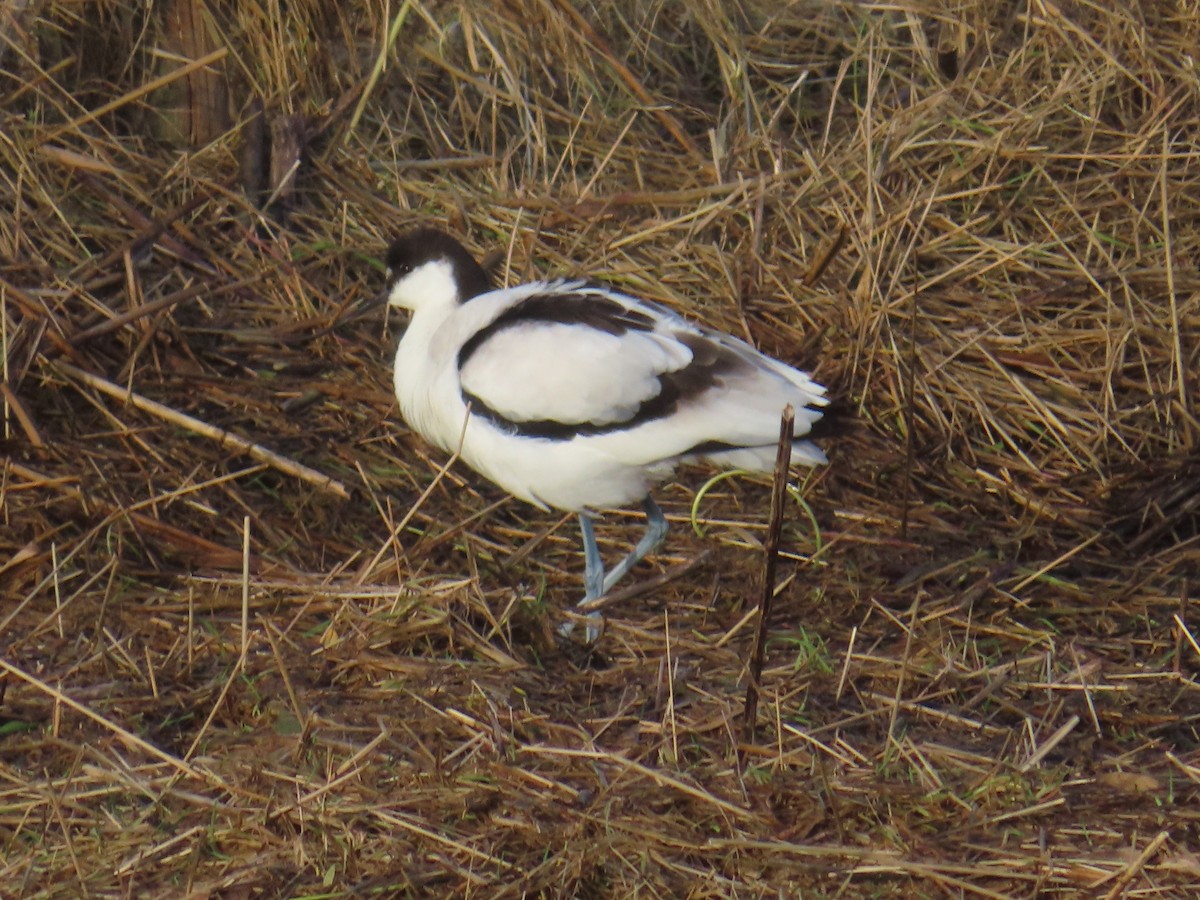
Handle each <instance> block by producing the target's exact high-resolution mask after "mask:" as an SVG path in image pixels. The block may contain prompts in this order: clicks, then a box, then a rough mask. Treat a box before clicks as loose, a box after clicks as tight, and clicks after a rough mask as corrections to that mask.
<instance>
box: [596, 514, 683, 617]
mask: <svg viewBox="0 0 1200 900" xmlns="http://www.w3.org/2000/svg"><path fill="white" fill-rule="evenodd" d="M642 509H644V510H645V511H646V533H645V534H643V535H642V539H641V540H640V541H638V542H637V546H636V547H634V548H633V549H632V550H631V551H630V552H629V555H628V556H626V557H625V558H624V559H623V560H621V561H620V562H619V563H617V564H616V565H615V566H613V568H612V570H611V571H610V572H609V573H608V574H607V575H606V576H604V589H603V591H601V594H600V595H601V596H604V594H607V593H608V592H609V591H611V590H612V589H613V585H615V584H616V583H617V582H618V581H620V580H621V579H622V578H624V577H625V576H626V575H628V574H629V570H630V569H632V568H633V567H634V566H636V565H637V564H638V563H639V562H641V561H642V560H643V559H645V558H646V556H648V555H649V554H651V553H653V552H654V551H655V550H657V549H658V548H659V547H660V546H661V545H662V542H663V540H664V539H665V538H666V536H667V528H668V525H667V518H666V516H664V515H663V514H662V510H661V509H659V508H658V504H657V503H655V502H654V498H653V497H651V496H649V495H647V496H646V499H645V500H643V501H642Z"/></svg>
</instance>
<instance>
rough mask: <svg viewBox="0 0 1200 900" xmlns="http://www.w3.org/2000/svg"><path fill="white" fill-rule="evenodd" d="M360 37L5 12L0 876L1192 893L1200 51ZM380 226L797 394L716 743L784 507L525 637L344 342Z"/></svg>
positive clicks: (554, 534) (1094, 10)
mask: <svg viewBox="0 0 1200 900" xmlns="http://www.w3.org/2000/svg"><path fill="white" fill-rule="evenodd" d="M343 6H345V5H341V4H326V3H318V2H316V0H299V2H292V3H288V4H287V5H286V13H285V14H282V13H281V9H282V8H283V5H282V4H278V5H277V4H274V3H271V4H263V5H261V6H259V5H257V4H234V3H229V2H226V0H211V2H210V3H209V7H210V8H211V17H206V16H207V14H206V13H205V11H204V9H205V7H204V5H203V4H202V3H200V2H194V0H177V2H174V0H173V2H171V3H165V4H159V5H155V7H154V8H155V9H156V10H157V13H156V14H155V15H154V16H152V17H151V18H149V19H147V18H145V17H144V16H145V13H144V12H143V5H142V4H134V3H130V2H127V0H84V2H70V3H68V2H55V0H43V2H39V0H32V2H23V3H10V4H7V5H6V6H4V7H3V9H0V72H2V75H0V116H3V125H2V127H0V196H2V197H3V201H4V202H3V210H4V213H3V215H2V216H0V322H2V324H3V331H2V332H0V340H2V341H3V349H4V372H3V376H4V381H3V397H2V398H0V400H2V402H3V413H4V421H3V425H4V449H5V458H4V462H3V467H2V470H0V504H2V509H0V512H2V515H3V526H2V529H0V597H2V599H3V603H2V605H0V635H2V641H3V655H2V656H0V666H2V667H3V669H4V674H3V695H2V706H0V717H2V718H0V842H2V846H3V852H2V853H0V884H3V885H5V887H4V889H3V891H2V892H3V893H5V894H6V895H17V894H22V895H26V896H46V897H78V896H89V897H91V896H96V897H102V896H114V897H115V896H122V897H124V896H155V895H157V896H185V895H186V896H194V897H201V896H232V897H242V896H346V895H354V896H370V895H382V896H391V895H400V896H406V895H414V896H415V895H454V896H468V895H470V896H487V897H501V896H505V897H507V896H526V895H535V896H580V897H606V896H624V895H629V896H638V897H651V896H657V897H674V896H685V895H686V896H692V897H708V896H713V897H717V896H720V897H725V896H744V897H753V896H778V895H795V894H798V893H801V892H803V893H805V895H808V896H813V895H820V896H824V895H845V896H895V895H897V894H904V895H913V896H983V897H1013V896H1031V895H1039V896H1047V895H1055V896H1071V895H1079V896H1111V897H1116V896H1121V895H1127V896H1138V897H1144V896H1174V897H1185V896H1193V895H1194V887H1195V885H1196V883H1197V882H1198V881H1200V819H1198V815H1197V810H1198V809H1200V738H1198V735H1197V722H1198V719H1200V690H1198V686H1197V683H1196V674H1197V671H1198V669H1200V646H1198V645H1197V635H1198V632H1200V629H1198V628H1197V620H1198V618H1200V616H1198V614H1197V612H1196V608H1195V604H1194V602H1192V600H1191V596H1190V594H1189V591H1193V590H1195V585H1196V584H1197V582H1200V578H1198V577H1196V576H1195V575H1193V576H1192V577H1191V582H1190V585H1189V581H1188V573H1189V572H1191V573H1195V572H1198V571H1200V541H1198V538H1197V534H1198V529H1197V522H1198V520H1200V492H1198V490H1197V484H1198V479H1200V455H1198V454H1200V450H1198V449H1197V448H1198V447H1200V423H1198V421H1197V414H1196V409H1197V404H1196V397H1197V394H1198V392H1200V381H1198V379H1197V375H1196V373H1197V371H1200V359H1198V356H1200V273H1198V271H1197V265H1196V260H1197V259H1198V258H1200V158H1198V155H1197V154H1198V151H1197V148H1196V143H1195V134H1196V131H1197V128H1198V127H1200V121H1198V120H1200V100H1198V97H1200V78H1198V76H1197V71H1196V68H1195V60H1194V58H1193V56H1194V48H1195V46H1196V45H1197V40H1198V38H1200V20H1198V19H1197V17H1196V15H1195V13H1194V10H1193V11H1187V10H1188V9H1189V7H1188V4H1180V3H1175V2H1167V0H1157V2H1152V3H1145V4H1141V5H1139V4H1090V3H1085V2H1074V0H1064V2H1059V3H1057V4H1055V3H1050V2H1032V3H1029V4H1024V3H1008V2H989V3H954V2H951V3H932V2H922V0H901V2H898V3H888V4H873V3H866V2H851V0H842V2H836V0H835V2H822V3H817V2H803V0H802V2H799V3H795V4H792V5H790V6H787V7H786V8H784V5H783V4H769V3H762V4H757V3H746V4H743V5H736V4H722V3H716V2H714V0H694V2H689V3H684V4H679V3H666V2H663V0H639V2H634V0H627V2H621V3H618V4H615V5H608V4H572V3H568V2H566V0H510V2H507V3H503V4H493V3H484V2H470V3H467V4H464V5H462V6H460V5H458V4H434V3H430V2H428V0H417V2H414V3H412V4H410V5H405V6H404V7H403V9H402V10H401V9H400V8H399V4H398V3H392V4H391V5H390V7H387V6H384V7H382V8H381V7H380V6H379V5H378V4H376V5H372V6H371V7H369V8H361V9H355V10H352V9H348V8H343ZM1126 6H1128V7H1130V9H1125V7H1126ZM1109 7H1112V8H1111V9H1109ZM1139 9H1140V11H1135V10H1139ZM281 14H282V15H283V18H282V19H281V18H280V15H281ZM196 61H199V62H198V63H197V62H196ZM378 62H382V63H383V67H382V69H377V63H378ZM226 97H228V102H227V103H226V102H225V98H226ZM259 109H261V110H264V114H263V115H262V116H261V117H256V111H257V110H259ZM247 190H249V196H250V198H251V199H248V194H247ZM263 204H265V205H263ZM417 222H423V223H428V222H437V223H443V224H445V226H446V227H449V228H450V229H452V230H454V231H455V232H457V233H459V234H461V235H463V236H464V237H465V238H466V239H467V240H468V242H469V243H470V244H471V246H472V247H474V248H475V249H477V250H478V251H479V252H480V253H481V254H483V253H488V252H492V253H495V254H496V256H495V259H497V260H499V262H498V267H499V270H500V271H501V272H503V273H504V277H506V278H510V279H517V278H523V277H527V276H530V275H534V274H539V273H552V272H586V273H604V274H605V275H606V276H607V277H608V278H609V279H610V280H612V281H613V282H615V283H616V284H618V285H620V286H622V287H625V288H628V289H630V290H635V291H638V292H640V293H642V294H644V295H646V296H648V297H650V298H651V299H654V300H657V301H661V302H664V303H667V304H670V305H672V306H674V307H676V308H678V309H681V310H684V311H686V312H688V313H690V314H692V315H694V316H696V317H698V318H701V319H704V320H706V321H708V322H710V323H713V324H715V325H718V326H722V327H725V328H728V329H731V330H733V331H735V332H737V333H740V334H744V335H747V336H748V337H750V338H751V339H752V340H754V341H755V342H756V343H758V344H759V345H760V346H762V347H763V348H764V349H766V350H768V351H770V352H773V353H776V354H778V355H780V356H782V357H783V358H785V359H787V360H789V361H793V362H796V363H798V364H802V365H804V366H806V367H808V368H811V369H812V370H813V371H814V372H815V374H816V375H817V377H818V378H820V379H821V380H823V381H825V382H827V383H829V384H831V385H833V386H834V387H835V389H836V393H837V395H838V396H839V397H840V398H841V400H842V405H843V407H844V410H845V413H846V415H845V416H844V420H845V422H846V423H847V424H846V425H845V427H844V429H843V432H842V433H841V434H840V435H839V436H837V437H835V438H833V439H830V440H829V441H828V447H829V451H830V456H831V459H832V464H831V465H830V466H829V467H827V468H826V469H823V470H822V471H819V472H815V473H813V475H812V477H811V478H809V479H808V480H806V481H805V482H804V483H803V485H802V487H801V488H800V494H801V495H802V497H803V499H804V501H805V502H806V503H807V504H808V505H809V507H811V509H812V511H813V515H814V517H815V523H813V522H810V520H809V517H808V515H807V514H806V513H805V512H804V511H803V510H802V508H801V506H800V505H796V506H794V507H793V508H792V510H791V511H790V512H789V515H788V520H787V524H786V525H785V529H784V535H783V553H784V555H783V558H782V559H781V560H780V564H779V576H780V581H781V588H780V592H779V594H778V596H777V598H776V601H775V612H774V616H775V618H774V620H773V624H772V626H771V629H770V632H771V641H770V643H769V644H768V646H767V656H766V667H765V670H764V674H763V693H762V698H761V703H760V706H759V716H758V729H757V736H756V739H755V741H754V742H752V743H750V744H741V745H739V741H738V736H739V735H740V715H741V709H742V697H743V696H744V692H745V676H746V666H747V660H748V658H749V648H750V645H751V642H752V639H753V634H754V631H755V627H754V626H755V623H754V622H753V620H752V617H750V616H747V614H746V613H745V612H744V611H743V609H742V605H743V604H744V603H746V602H747V601H753V599H754V597H755V596H757V593H758V588H757V586H756V583H757V579H758V578H759V577H760V575H759V573H760V572H761V570H762V555H761V543H762V537H763V535H764V533H765V525H766V518H767V515H766V509H767V496H768V486H767V485H766V484H765V482H753V483H752V482H746V481H744V480H726V481H722V482H720V483H718V484H716V485H714V486H713V487H712V489H711V490H709V491H708V492H707V493H705V494H704V495H703V497H702V499H701V500H700V501H699V503H698V509H697V514H696V519H697V521H696V525H697V528H698V530H701V531H703V532H704V536H703V537H700V536H698V535H697V534H696V533H693V530H692V529H691V528H689V527H688V526H687V524H686V523H687V521H688V519H689V518H690V517H691V507H692V502H693V497H694V491H695V489H696V488H697V487H698V485H699V484H700V483H701V482H702V480H703V478H704V475H703V473H689V476H690V477H688V478H684V479H682V484H683V485H686V486H681V485H670V486H668V487H666V488H665V489H664V490H663V491H662V493H661V498H662V500H663V503H664V508H665V509H666V510H667V512H668V514H669V515H670V516H671V517H672V518H673V519H674V520H675V522H676V523H677V527H676V528H675V529H674V530H673V532H672V537H671V538H670V540H669V543H668V550H667V552H666V553H664V554H663V555H662V556H660V557H658V558H657V559H656V560H655V563H654V565H655V566H657V567H658V571H659V572H663V571H668V570H671V569H672V567H677V566H680V567H682V569H683V571H682V574H677V577H674V578H673V579H671V580H669V581H667V582H666V583H665V584H663V583H659V584H657V585H654V586H653V589H652V590H646V591H643V592H641V593H640V594H639V593H637V592H633V595H632V596H627V597H626V598H625V599H624V600H622V601H621V602H620V603H618V604H616V605H614V606H612V607H610V608H609V609H608V611H607V612H608V630H607V633H606V634H605V636H604V637H603V638H602V641H601V643H600V645H599V647H598V649H597V651H596V652H595V653H591V654H589V653H587V652H586V651H585V650H584V649H583V648H581V647H579V646H577V645H565V646H564V645H560V644H558V643H556V642H555V641H554V639H553V633H554V626H555V625H556V624H557V622H559V621H560V620H561V617H562V613H561V610H562V608H563V607H565V606H568V605H570V604H571V603H573V602H574V601H575V599H576V598H577V596H578V593H579V591H580V589H581V587H580V586H581V582H580V572H581V570H582V567H583V564H582V559H581V558H580V556H579V552H578V544H577V535H576V531H575V527H574V523H573V522H571V521H570V520H569V519H565V518H563V519H560V518H558V517H556V516H551V515H541V514H537V513H535V512H533V511H531V510H530V509H528V508H526V507H524V506H522V505H521V504H518V503H515V502H511V501H509V502H505V501H504V498H503V497H502V496H500V495H499V493H498V492H497V491H495V490H494V489H492V488H491V487H490V486H488V485H485V484H481V483H480V482H479V480H477V479H475V478H473V477H472V476H471V475H470V473H468V472H465V471H464V470H462V469H460V468H457V467H452V468H450V469H449V470H446V471H443V466H444V464H445V462H446V460H445V459H443V458H442V457H440V456H438V455H436V454H432V453H430V452H429V450H428V448H427V447H425V446H424V445H423V444H422V443H421V441H420V440H419V439H417V438H415V437H414V436H412V435H411V434H409V433H408V432H407V431H406V430H405V428H404V426H403V424H402V423H401V422H399V421H398V420H397V417H396V415H395V409H394V404H393V402H392V399H391V395H390V391H389V385H388V378H389V376H388V356H389V348H390V347H391V344H392V341H393V339H394V338H393V337H392V336H391V335H390V334H389V333H388V332H387V330H386V329H384V328H383V327H381V326H378V325H375V324H372V323H369V322H364V321H358V322H356V323H353V324H338V316H339V315H340V314H341V312H342V311H344V310H345V309H346V308H347V307H348V306H350V305H353V304H356V303H357V302H359V301H360V300H362V299H364V298H366V297H368V296H370V295H371V294H373V293H374V292H375V291H377V290H378V289H379V287H380V283H381V272H380V264H379V257H380V255H381V253H382V249H383V247H384V245H385V243H386V241H387V240H388V238H389V236H391V235H392V234H394V233H395V232H396V231H398V230H400V229H402V228H404V227H406V226H408V225H410V224H412V223H417ZM633 524H636V517H635V516H633V515H632V514H626V513H613V514H611V515H609V516H608V517H607V518H606V520H605V523H604V526H603V527H602V529H601V537H602V541H603V542H604V543H605V545H606V546H607V548H608V552H610V553H612V554H615V553H617V552H619V551H620V549H621V548H622V547H626V546H628V543H629V542H630V540H631V538H632V537H634V536H635V534H636V530H635V529H634V528H631V527H628V526H630V525H633ZM814 524H815V525H816V526H817V529H816V530H814V527H813V525H814ZM706 551H710V552H711V555H709V556H707V557H703V558H701V554H703V553H704V552H706ZM698 558H699V561H698V562H697V563H696V564H694V565H688V564H689V563H692V562H693V561H694V560H697V559H698ZM654 574H655V570H654V568H653V567H645V568H644V569H643V570H642V571H641V572H640V573H639V578H640V579H641V580H642V581H643V582H647V581H650V580H651V579H652V578H653V576H654ZM634 580H635V581H636V580H638V579H634Z"/></svg>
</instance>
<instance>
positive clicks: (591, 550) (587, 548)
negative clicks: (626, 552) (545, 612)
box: [558, 513, 604, 644]
mask: <svg viewBox="0 0 1200 900" xmlns="http://www.w3.org/2000/svg"><path fill="white" fill-rule="evenodd" d="M579 533H580V534H581V535H582V536H583V559H584V567H585V568H584V572H583V602H584V603H587V602H588V601H589V600H598V599H599V598H601V597H603V596H604V560H603V559H601V558H600V545H599V544H597V543H596V532H595V530H594V529H593V528H592V517H591V516H589V515H588V514H587V513H580V514H579ZM587 620H588V622H587V631H586V635H587V642H588V643H589V644H591V643H593V642H594V641H595V640H596V638H598V637H600V610H598V609H594V610H592V611H591V612H589V613H588V614H587ZM574 630H575V623H574V622H563V623H562V625H560V626H559V627H558V633H559V634H561V635H562V636H563V637H569V636H570V634H571V632H572V631H574Z"/></svg>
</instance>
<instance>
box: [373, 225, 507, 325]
mask: <svg viewBox="0 0 1200 900" xmlns="http://www.w3.org/2000/svg"><path fill="white" fill-rule="evenodd" d="M387 266H388V302H389V303H391V304H392V305H393V306H403V307H406V308H408V309H417V308H418V307H420V306H423V305H425V304H427V303H441V302H448V301H453V302H458V303H463V302H465V301H467V300H470V299H471V298H472V297H475V296H478V295H479V294H483V293H486V292H487V291H489V290H491V284H490V283H489V281H488V277H487V273H486V272H484V270H483V267H482V266H480V265H479V263H477V262H476V261H475V258H474V257H473V256H471V254H470V253H469V252H468V251H467V249H466V248H465V247H464V246H463V245H462V244H460V243H459V242H458V241H456V240H455V239H454V238H452V237H450V235H448V234H446V233H445V232H442V231H438V230H437V229H435V228H421V229H418V230H417V231H413V232H410V233H409V234H406V235H404V236H403V237H400V238H398V239H397V240H396V241H395V242H394V243H393V244H392V246H391V247H389V248H388V252H387ZM451 295H452V296H451Z"/></svg>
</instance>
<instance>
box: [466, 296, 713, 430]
mask: <svg viewBox="0 0 1200 900" xmlns="http://www.w3.org/2000/svg"><path fill="white" fill-rule="evenodd" d="M619 296H620V295H615V294H612V293H610V292H607V291H604V290H603V289H594V288H588V287H586V286H584V285H579V284H552V285H546V286H545V290H544V291H543V292H541V293H538V292H532V293H530V294H529V295H528V296H526V297H525V298H523V299H522V300H521V301H519V302H517V303H514V304H512V305H510V306H509V307H508V308H507V309H506V310H505V311H504V312H503V313H502V314H501V315H499V316H497V317H496V318H495V319H494V320H493V321H492V322H490V323H489V324H488V325H487V326H486V327H484V328H481V329H479V330H477V331H476V332H475V334H474V335H473V336H472V337H471V338H470V339H469V340H468V341H466V342H465V343H464V346H463V349H462V350H461V351H460V353H459V358H458V363H459V369H460V371H459V379H460V382H461V384H462V390H463V396H464V399H466V400H468V401H469V402H471V404H472V407H473V409H474V410H475V411H476V412H477V413H480V414H483V415H486V416H489V417H491V418H493V419H495V420H497V421H498V422H499V423H501V424H510V425H511V426H513V427H515V428H516V429H517V430H520V431H522V432H526V433H530V434H541V436H549V437H570V436H572V435H574V434H578V433H596V432H599V431H604V430H609V429H613V428H620V427H623V426H625V425H627V423H629V422H630V421H632V420H633V419H635V418H636V417H637V416H638V415H639V413H640V412H641V411H642V410H643V408H644V407H645V405H646V404H650V403H653V401H654V399H655V398H656V397H658V396H659V395H660V393H661V392H662V389H663V385H662V382H661V380H660V379H661V377H662V376H663V375H665V374H668V373H671V372H675V371H678V370H680V369H683V368H685V367H686V366H687V365H688V364H689V363H690V362H691V360H692V353H691V351H690V350H689V349H688V347H686V346H685V345H684V344H682V343H680V342H679V341H677V340H675V339H674V338H673V337H672V336H670V335H669V334H664V333H660V332H659V331H657V330H656V328H655V326H656V325H657V324H658V322H657V320H656V319H655V318H654V316H653V315H652V314H651V313H650V312H649V311H643V310H636V309H633V308H631V307H629V306H626V305H624V304H622V303H621V302H619V301H618V300H616V299H614V298H615V297H619ZM622 299H624V298H622Z"/></svg>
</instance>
